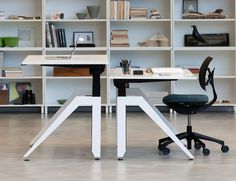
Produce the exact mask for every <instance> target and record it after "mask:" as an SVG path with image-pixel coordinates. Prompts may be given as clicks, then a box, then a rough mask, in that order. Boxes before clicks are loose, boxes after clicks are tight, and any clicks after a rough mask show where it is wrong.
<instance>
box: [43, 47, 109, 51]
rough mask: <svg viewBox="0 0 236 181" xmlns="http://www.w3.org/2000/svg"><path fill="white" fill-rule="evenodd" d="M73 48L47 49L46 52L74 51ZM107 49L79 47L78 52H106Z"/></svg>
mask: <svg viewBox="0 0 236 181" xmlns="http://www.w3.org/2000/svg"><path fill="white" fill-rule="evenodd" d="M72 49H73V47H70V48H69V47H67V48H45V50H46V51H58V52H60V51H72ZM106 50H107V48H106V47H77V48H76V49H75V52H76V51H106Z"/></svg>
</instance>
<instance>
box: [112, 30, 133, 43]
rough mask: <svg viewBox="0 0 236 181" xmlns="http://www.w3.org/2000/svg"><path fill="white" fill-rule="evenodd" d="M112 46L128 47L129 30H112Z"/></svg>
mask: <svg viewBox="0 0 236 181" xmlns="http://www.w3.org/2000/svg"><path fill="white" fill-rule="evenodd" d="M111 46H112V47H128V46H129V38H128V30H112V31H111Z"/></svg>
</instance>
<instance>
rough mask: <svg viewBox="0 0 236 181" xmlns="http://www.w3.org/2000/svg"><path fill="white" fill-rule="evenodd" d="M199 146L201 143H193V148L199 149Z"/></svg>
mask: <svg viewBox="0 0 236 181" xmlns="http://www.w3.org/2000/svg"><path fill="white" fill-rule="evenodd" d="M201 147H202V145H201V144H200V143H198V142H195V144H194V148H195V149H196V150H200V149H201Z"/></svg>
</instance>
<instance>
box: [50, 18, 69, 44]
mask: <svg viewBox="0 0 236 181" xmlns="http://www.w3.org/2000/svg"><path fill="white" fill-rule="evenodd" d="M46 46H47V47H66V46H67V45H66V35H65V29H63V28H56V27H55V25H54V24H52V23H49V22H47V23H46Z"/></svg>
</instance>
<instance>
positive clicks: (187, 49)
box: [173, 46, 236, 51]
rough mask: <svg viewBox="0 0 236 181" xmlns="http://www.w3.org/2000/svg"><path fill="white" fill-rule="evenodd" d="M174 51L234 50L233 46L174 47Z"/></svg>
mask: <svg viewBox="0 0 236 181" xmlns="http://www.w3.org/2000/svg"><path fill="white" fill-rule="evenodd" d="M173 49H174V50H175V51H199V50H200V51H209V50H213V51H219V50H236V48H235V47H232V46H230V47H174V48H173Z"/></svg>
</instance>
